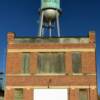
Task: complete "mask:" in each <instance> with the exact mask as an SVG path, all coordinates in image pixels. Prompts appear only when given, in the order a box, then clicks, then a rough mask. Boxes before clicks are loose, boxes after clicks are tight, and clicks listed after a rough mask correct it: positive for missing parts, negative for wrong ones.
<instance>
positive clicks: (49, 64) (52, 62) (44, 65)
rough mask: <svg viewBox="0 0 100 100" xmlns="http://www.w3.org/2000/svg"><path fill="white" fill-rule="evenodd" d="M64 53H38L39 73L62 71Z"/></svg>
mask: <svg viewBox="0 0 100 100" xmlns="http://www.w3.org/2000/svg"><path fill="white" fill-rule="evenodd" d="M64 67H65V62H64V53H39V54H38V72H39V73H64V69H65V68H64Z"/></svg>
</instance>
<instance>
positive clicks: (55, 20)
mask: <svg viewBox="0 0 100 100" xmlns="http://www.w3.org/2000/svg"><path fill="white" fill-rule="evenodd" d="M60 13H61V9H60V0H41V7H40V16H41V17H40V27H39V33H38V34H39V36H44V34H45V33H46V32H47V30H48V31H49V36H50V37H51V36H52V34H51V33H52V32H53V30H54V28H55V29H57V34H58V36H59V37H60V25H59V16H60ZM55 26H56V27H55Z"/></svg>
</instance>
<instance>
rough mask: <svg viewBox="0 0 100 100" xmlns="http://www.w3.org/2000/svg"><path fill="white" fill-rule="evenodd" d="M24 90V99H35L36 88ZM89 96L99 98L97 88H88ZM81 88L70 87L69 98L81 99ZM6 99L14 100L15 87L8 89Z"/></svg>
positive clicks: (91, 98) (94, 98) (93, 98)
mask: <svg viewBox="0 0 100 100" xmlns="http://www.w3.org/2000/svg"><path fill="white" fill-rule="evenodd" d="M23 90H24V99H23V100H34V89H27V88H25V89H23ZM88 93H89V95H88V96H89V98H88V100H98V99H97V90H96V89H88ZM78 94H79V89H76V88H73V89H69V94H68V95H69V99H68V100H79V98H78V97H79V95H78ZM4 100H14V89H9V90H6V93H5V99H4Z"/></svg>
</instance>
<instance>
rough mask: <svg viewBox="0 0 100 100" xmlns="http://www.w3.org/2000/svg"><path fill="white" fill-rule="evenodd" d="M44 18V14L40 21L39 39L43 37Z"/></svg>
mask: <svg viewBox="0 0 100 100" xmlns="http://www.w3.org/2000/svg"><path fill="white" fill-rule="evenodd" d="M43 16H44V13H43V12H42V14H41V19H40V27H39V34H38V35H39V37H41V36H42V35H43V33H42V28H43Z"/></svg>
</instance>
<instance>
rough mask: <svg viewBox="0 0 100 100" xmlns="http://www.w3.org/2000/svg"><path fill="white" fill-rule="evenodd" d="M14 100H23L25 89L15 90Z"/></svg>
mask: <svg viewBox="0 0 100 100" xmlns="http://www.w3.org/2000/svg"><path fill="white" fill-rule="evenodd" d="M14 100H23V89H15V91H14Z"/></svg>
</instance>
